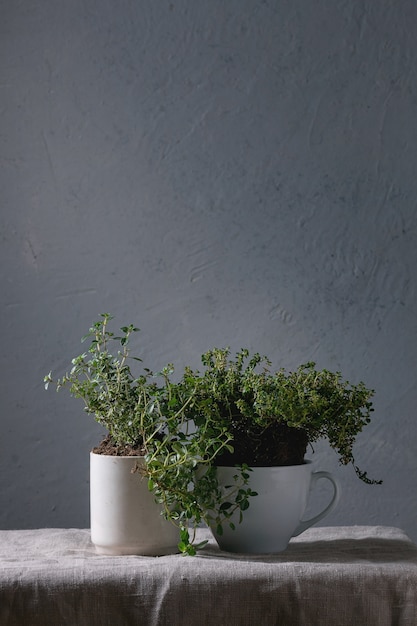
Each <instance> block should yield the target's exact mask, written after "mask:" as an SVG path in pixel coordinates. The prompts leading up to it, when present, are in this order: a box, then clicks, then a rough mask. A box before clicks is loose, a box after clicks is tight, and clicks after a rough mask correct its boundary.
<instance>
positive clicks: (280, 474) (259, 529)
mask: <svg viewBox="0 0 417 626" xmlns="http://www.w3.org/2000/svg"><path fill="white" fill-rule="evenodd" d="M237 471H238V470H237V469H236V467H218V468H217V475H218V479H219V482H220V484H221V486H222V489H224V492H225V494H227V491H230V489H229V490H228V489H227V488H226V486H227V485H233V484H234V479H233V477H234V476H235V475H236V473H237ZM323 478H324V479H327V480H329V481H330V482H331V483H332V485H333V496H332V498H331V501H330V503H329V504H328V505H327V506H326V507H325V508H324V509H323V510H322V511H321V512H320V513H318V514H317V515H315V516H314V517H312V518H311V519H308V520H303V519H302V518H303V515H304V513H305V510H306V508H307V503H308V500H309V495H310V493H311V492H312V490H313V488H314V486H315V485H316V483H317V481H318V480H320V479H323ZM248 486H249V487H250V489H252V490H253V491H256V492H257V494H258V495H257V496H252V497H250V499H249V508H248V509H247V510H246V511H244V513H243V520H242V522H241V523H239V512H235V513H234V514H233V517H232V520H231V521H233V522H234V524H235V527H236V528H235V530H232V529H231V528H230V526H229V524H228V522H227V521H226V522H225V523H224V524H223V534H221V535H219V534H218V533H217V532H216V528H215V525H214V524H213V527H212V528H211V530H212V532H213V535H214V536H215V538H216V541H217V543H218V544H219V546H220V548H221V549H222V550H226V551H229V552H249V553H258V554H265V553H275V552H282V551H283V550H285V549H286V548H287V546H288V542H289V540H290V539H291V537H295V536H297V535H300V534H301V533H302V532H304V531H305V530H306V529H307V528H309V527H310V526H312V525H313V524H315V523H316V522H318V521H319V520H321V519H322V518H323V517H324V516H325V515H327V514H328V513H330V511H332V510H333V509H334V508H335V506H336V505H337V503H338V501H339V497H340V486H339V483H338V481H337V480H336V479H335V478H334V477H333V476H332V475H331V474H330V473H329V472H323V471H320V472H313V466H312V463H311V461H305V462H304V463H303V464H302V465H291V466H286V467H254V468H253V469H252V471H251V472H250V478H249V484H248ZM225 499H227V495H225Z"/></svg>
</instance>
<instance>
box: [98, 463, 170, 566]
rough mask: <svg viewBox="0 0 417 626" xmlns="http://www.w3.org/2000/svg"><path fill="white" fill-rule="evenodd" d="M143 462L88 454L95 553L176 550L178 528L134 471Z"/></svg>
mask: <svg viewBox="0 0 417 626" xmlns="http://www.w3.org/2000/svg"><path fill="white" fill-rule="evenodd" d="M143 463H144V459H143V457H135V456H107V455H104V454H94V453H93V452H92V453H91V454H90V515H91V541H92V543H93V544H94V545H95V547H96V551H97V552H98V553H99V554H110V555H122V554H140V555H152V556H154V555H162V554H172V553H174V552H178V542H179V532H178V529H177V528H176V527H175V526H174V525H173V524H172V523H171V522H169V521H167V520H166V519H164V517H163V516H162V515H161V510H162V508H161V506H160V505H159V504H157V503H156V502H155V499H154V496H153V494H152V493H151V492H150V491H149V490H148V485H147V481H146V479H143V477H142V475H141V473H140V471H134V469H135V466H136V465H137V464H139V465H141V464H143Z"/></svg>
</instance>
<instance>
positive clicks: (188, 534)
mask: <svg viewBox="0 0 417 626" xmlns="http://www.w3.org/2000/svg"><path fill="white" fill-rule="evenodd" d="M111 319H112V317H111V316H110V315H108V314H103V315H102V316H101V319H100V320H99V321H98V322H96V323H95V324H94V325H93V326H92V327H91V328H90V330H89V332H88V334H87V335H86V336H85V337H84V338H83V341H85V340H87V339H89V340H90V345H89V348H88V350H87V352H84V353H83V354H81V355H80V356H78V357H76V358H74V359H73V360H72V367H71V370H70V371H69V373H67V374H65V375H64V376H63V377H62V378H60V379H58V380H56V381H55V383H54V384H55V385H56V388H57V390H58V391H59V390H60V389H62V388H63V387H68V388H69V391H70V393H71V394H72V395H73V396H75V397H77V398H82V399H83V401H84V404H85V410H86V411H87V413H89V414H92V415H94V417H95V419H96V420H97V421H98V422H99V423H100V424H102V425H103V426H104V427H105V428H106V430H107V432H108V439H109V440H110V442H111V444H112V445H113V446H114V448H115V453H116V454H128V453H130V452H131V451H132V450H133V451H134V452H135V453H140V454H142V455H144V457H145V461H146V464H145V466H146V469H145V470H144V473H145V476H146V478H147V480H148V487H149V489H150V491H151V492H152V493H153V494H154V496H155V499H156V500H157V501H158V502H159V503H161V504H162V506H163V512H164V515H165V517H166V518H167V519H169V520H171V521H172V522H173V523H174V524H176V525H177V526H178V528H179V530H180V543H179V549H180V550H181V551H182V552H183V553H185V554H195V552H196V550H197V549H199V548H200V547H201V546H202V545H203V544H197V543H196V534H195V531H196V528H197V527H198V526H199V525H200V524H201V523H203V522H204V523H206V524H208V525H213V523H214V524H215V525H216V527H217V532H218V533H219V534H221V532H222V528H223V525H224V524H227V523H228V524H230V525H231V526H232V527H233V523H232V521H231V517H232V515H233V514H234V512H235V511H236V510H237V511H238V512H239V514H240V520H241V519H242V516H243V514H244V511H245V510H246V509H247V508H248V507H249V505H250V499H251V498H252V497H254V496H256V494H255V493H254V492H253V491H252V490H251V489H250V487H249V478H250V472H251V467H253V466H256V465H282V464H284V465H285V464H287V465H293V464H297V463H302V462H303V458H304V454H305V452H306V448H307V445H308V444H312V443H314V442H315V441H317V440H318V439H322V438H324V439H327V440H328V442H329V444H330V446H331V447H332V448H333V449H334V450H335V451H336V452H337V453H338V454H339V459H340V462H341V463H342V464H348V463H352V464H353V466H354V468H355V470H356V472H357V474H358V476H359V477H360V478H361V479H362V480H364V481H365V482H368V483H373V482H376V481H371V480H370V479H368V477H367V475H366V473H365V472H362V471H361V470H359V469H358V467H357V466H356V465H355V461H354V456H353V451H352V448H353V444H354V442H355V440H356V436H357V435H358V434H359V432H360V431H361V430H362V428H363V427H364V426H365V425H366V424H367V423H369V421H370V413H371V411H372V403H371V397H372V395H373V391H372V390H370V389H367V388H366V387H365V385H364V384H363V383H359V384H358V385H350V384H349V383H348V382H346V381H343V380H342V377H341V375H340V373H335V374H334V373H331V372H328V371H327V370H322V371H317V370H316V369H315V365H314V363H307V364H305V365H302V366H300V367H299V368H298V369H297V370H296V371H295V372H290V373H287V372H286V371H285V370H284V369H281V370H279V371H278V372H276V373H271V372H270V365H271V364H270V362H269V360H268V359H267V358H266V357H261V356H260V355H259V354H254V355H253V356H250V354H249V352H248V351H247V350H241V351H240V352H238V353H237V355H236V357H235V358H234V359H233V358H231V357H230V351H229V349H217V348H216V349H214V350H210V351H208V352H206V353H205V354H203V356H202V364H203V366H204V371H203V372H202V373H201V372H200V371H198V370H192V369H191V368H189V367H186V368H185V369H184V371H183V373H182V376H181V377H180V379H179V380H178V381H177V382H173V374H174V368H173V366H172V365H167V366H166V367H164V368H163V369H162V370H161V371H160V372H157V373H154V372H152V371H151V370H149V369H147V368H143V372H142V373H141V374H140V375H135V374H134V373H133V371H132V369H131V366H132V367H133V364H134V363H136V364H137V363H138V362H139V363H140V362H141V359H140V358H137V357H132V356H131V355H130V349H129V342H130V338H131V335H132V334H133V333H136V332H137V331H138V329H137V328H136V327H135V326H133V325H130V326H124V327H122V329H121V331H122V334H121V335H120V336H119V335H117V336H116V335H114V334H113V333H112V332H111V331H110V330H109V327H108V325H109V322H110V320H111ZM114 345H116V346H117V347H118V350H117V354H116V356H113V354H112V351H111V349H110V346H114ZM44 380H45V386H46V387H48V386H49V385H50V384H51V383H53V382H54V380H53V378H52V374H51V372H50V373H49V374H48V375H47V376H45V379H44ZM219 465H233V466H234V465H236V474H235V476H234V482H233V484H231V485H230V486H229V487H228V488H227V491H226V493H224V492H223V491H222V490H221V489H220V487H219V483H218V481H217V472H216V468H217V466H219Z"/></svg>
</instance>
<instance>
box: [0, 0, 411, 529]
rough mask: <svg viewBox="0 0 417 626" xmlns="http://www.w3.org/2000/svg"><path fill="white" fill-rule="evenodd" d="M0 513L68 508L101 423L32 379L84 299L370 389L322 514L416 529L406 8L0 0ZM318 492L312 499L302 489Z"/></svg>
mask: <svg viewBox="0 0 417 626" xmlns="http://www.w3.org/2000/svg"><path fill="white" fill-rule="evenodd" d="M0 8H1V15H2V19H1V20H0V94H1V99H0V103H1V104H0V107H1V118H0V124H1V129H0V130H1V134H0V162H1V170H0V190H1V196H0V202H1V205H0V207H1V215H0V219H1V222H0V281H1V282H0V289H1V306H0V327H1V332H2V350H1V353H0V363H1V374H2V375H1V380H0V385H1V398H2V410H1V415H2V421H1V438H0V527H1V528H30V527H43V526H46V527H60V526H62V527H86V526H88V525H89V505H88V482H89V477H88V453H89V450H90V448H91V446H92V445H94V444H95V443H96V442H97V441H98V439H99V437H100V435H101V432H102V431H101V429H100V428H99V427H98V426H97V425H96V424H95V423H94V422H93V421H92V420H91V418H89V417H88V416H86V415H85V414H84V413H83V411H82V406H81V403H78V402H77V401H75V400H72V399H71V398H69V397H67V395H65V394H61V395H58V394H53V393H46V392H45V391H44V389H43V383H42V378H43V375H44V374H45V373H47V372H48V371H49V370H50V369H51V368H52V369H53V370H54V372H56V373H58V374H62V373H63V372H64V371H65V369H66V367H67V365H68V363H69V360H70V358H71V357H72V356H74V355H75V354H77V353H78V352H79V351H81V350H82V348H81V345H80V341H79V340H80V337H81V336H82V335H83V334H84V333H85V331H86V330H87V329H88V327H89V326H90V324H91V322H93V321H94V320H95V319H97V316H98V314H99V313H101V312H105V311H107V312H110V313H112V314H114V315H115V316H116V322H117V323H118V324H119V325H123V324H125V323H130V322H134V323H135V324H137V325H138V326H139V327H140V328H141V329H142V332H141V334H140V343H139V345H138V351H140V353H141V355H142V356H143V358H144V360H145V361H146V363H147V365H148V366H149V367H151V368H155V369H156V368H159V367H161V366H162V365H164V364H165V363H167V362H170V361H174V362H175V363H177V364H178V367H179V368H181V366H182V365H183V364H185V363H189V364H191V365H193V366H198V365H199V355H200V354H201V353H202V352H203V351H205V350H206V349H208V348H210V347H213V346H219V347H220V346H226V345H230V346H231V348H232V351H235V350H238V349H239V348H240V347H242V346H245V347H248V348H249V349H251V350H256V351H260V352H261V353H266V354H268V355H269V357H270V358H271V360H272V362H273V365H274V367H276V368H278V367H281V366H284V367H286V368H289V369H291V368H293V367H296V366H297V365H298V364H300V363H303V362H306V361H308V360H315V361H316V362H317V364H318V366H319V367H327V368H330V369H337V370H341V371H342V372H343V374H344V375H345V376H346V377H347V378H348V379H349V380H350V381H351V382H358V381H359V380H364V381H365V382H366V384H367V385H369V386H371V387H372V388H374V389H375V390H376V395H375V402H374V405H375V412H374V415H373V423H372V425H371V426H369V427H367V429H366V430H365V431H364V432H363V434H362V435H361V437H360V439H359V441H358V444H357V446H356V455H357V461H358V463H359V464H360V465H361V466H363V467H364V468H365V469H367V470H368V472H369V473H370V475H371V476H373V477H376V478H382V479H383V480H384V483H383V485H382V486H380V487H369V486H366V485H364V484H362V483H360V482H359V481H358V479H357V478H356V477H355V475H354V472H353V469H352V468H347V469H346V468H341V467H339V466H338V463H337V458H336V456H335V455H334V453H332V452H331V451H328V450H327V448H326V447H325V446H321V445H318V446H317V447H316V452H315V454H314V455H312V457H311V458H314V459H315V462H316V466H317V468H320V469H328V470H330V471H333V472H334V473H335V474H336V475H337V476H338V477H339V478H340V480H341V482H342V486H343V498H342V501H341V503H340V505H339V507H338V509H337V511H335V512H334V513H333V514H332V515H331V516H329V517H328V518H326V519H325V520H323V522H322V524H323V525H332V524H334V525H339V524H386V525H392V526H399V527H401V528H403V529H404V530H405V531H407V532H408V534H409V535H410V536H411V537H412V538H414V540H417V525H416V519H417V498H416V482H417V454H416V440H417V436H416V435H417V426H416V404H417V402H416V396H417V383H416V345H417V318H416V308H417V294H416V268H417V245H416V243H417V211H416V198H417V177H416V162H417V115H416V107H417V46H416V43H415V24H416V23H417V5H416V3H415V2H413V1H412V0H397V2H395V3H394V2H392V1H391V0H379V2H375V1H374V0H317V1H316V2H309V1H308V0H279V1H273V0H269V1H266V0H265V1H261V0H226V1H225V0H210V2H203V1H202V0H192V1H190V0H188V1H187V0H173V1H172V2H168V1H166V2H165V1H162V0H157V1H151V0H141V1H139V2H138V1H137V0H119V1H118V2H117V3H115V2H109V1H107V0H104V1H103V0H100V1H99V0H86V1H85V0H71V2H56V0H42V2H41V1H40V0H37V1H36V0H29V1H27V0H25V1H18V0H1V2H0ZM320 497H323V498H324V497H325V494H322V495H321V496H320Z"/></svg>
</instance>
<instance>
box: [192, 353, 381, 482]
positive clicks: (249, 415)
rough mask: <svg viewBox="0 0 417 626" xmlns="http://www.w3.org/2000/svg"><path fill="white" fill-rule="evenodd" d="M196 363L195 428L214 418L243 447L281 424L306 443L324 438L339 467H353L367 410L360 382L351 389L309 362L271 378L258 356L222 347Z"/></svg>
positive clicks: (336, 375) (368, 404)
mask: <svg viewBox="0 0 417 626" xmlns="http://www.w3.org/2000/svg"><path fill="white" fill-rule="evenodd" d="M202 362H203V364H204V365H205V368H206V369H205V371H204V373H203V375H202V376H200V375H199V374H198V372H197V373H194V374H193V375H192V373H191V372H190V371H188V376H189V378H190V379H191V378H192V377H193V376H194V378H195V381H194V383H195V386H196V389H197V393H196V396H197V397H196V399H195V401H194V403H193V410H194V411H195V412H196V413H197V414H198V418H196V421H197V423H202V422H204V421H205V420H207V419H210V420H213V419H216V420H218V421H219V422H221V423H222V425H223V427H224V428H225V429H226V430H228V431H230V429H231V428H234V429H235V439H236V436H239V437H244V438H246V439H247V440H248V442H250V440H251V439H252V440H253V439H254V438H255V432H256V433H259V432H260V431H262V430H266V429H268V428H269V427H271V426H273V425H274V424H277V423H279V424H285V425H286V426H288V427H291V428H295V429H299V430H302V431H304V433H306V436H307V440H308V442H309V443H310V444H311V443H314V442H315V441H317V440H319V439H327V440H328V443H329V444H330V446H331V447H332V448H333V449H334V450H335V451H336V452H337V453H338V455H339V459H340V462H341V463H342V464H344V465H346V464H348V463H352V464H354V456H353V445H354V443H355V440H356V437H357V435H358V434H359V433H360V432H361V431H362V429H363V428H364V426H366V424H368V423H369V422H370V414H371V412H372V411H373V407H372V401H371V398H372V396H373V394H374V391H373V390H371V389H368V388H366V387H365V385H364V383H362V382H360V383H359V384H357V385H351V384H350V383H349V382H348V381H344V380H343V379H342V376H341V374H340V372H336V373H332V372H329V371H328V370H321V371H318V370H316V368H315V363H313V362H309V363H306V364H304V365H301V366H300V367H298V368H297V370H296V371H294V372H289V373H288V372H286V371H285V370H284V369H280V370H279V371H278V372H275V373H271V372H270V371H269V367H270V361H269V360H268V359H267V358H266V357H261V356H260V355H259V354H255V355H253V356H252V357H250V355H249V352H248V350H241V351H240V352H239V353H238V354H237V355H236V357H235V359H231V358H230V352H229V349H227V348H226V349H214V350H210V351H208V352H206V353H205V354H204V355H203V356H202ZM239 426H240V428H239ZM234 443H235V441H234ZM355 470H356V472H357V474H358V476H359V477H360V478H361V479H362V480H364V481H365V482H367V481H368V479H367V476H366V473H365V472H361V471H360V470H359V469H358V468H357V467H356V466H355ZM370 482H373V481H370Z"/></svg>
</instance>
